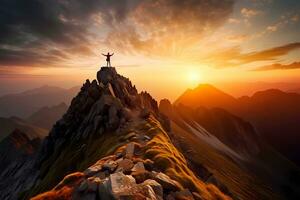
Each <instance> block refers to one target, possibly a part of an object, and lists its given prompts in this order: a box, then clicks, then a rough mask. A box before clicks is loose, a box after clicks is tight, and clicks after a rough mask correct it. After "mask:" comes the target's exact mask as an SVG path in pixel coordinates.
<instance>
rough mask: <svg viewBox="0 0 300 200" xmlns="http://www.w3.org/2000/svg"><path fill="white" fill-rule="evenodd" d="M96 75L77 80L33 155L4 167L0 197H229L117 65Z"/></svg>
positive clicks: (147, 98)
mask: <svg viewBox="0 0 300 200" xmlns="http://www.w3.org/2000/svg"><path fill="white" fill-rule="evenodd" d="M97 79H98V81H96V80H93V81H92V82H90V81H89V80H87V81H86V83H85V84H84V85H83V86H82V88H81V90H80V92H79V93H78V94H77V96H76V97H75V98H74V99H73V100H72V103H71V105H70V107H69V109H68V111H67V112H66V113H65V115H64V116H63V117H62V119H60V120H59V121H58V122H57V123H56V124H55V125H54V126H53V128H52V130H51V131H50V133H49V135H48V136H47V137H46V139H45V140H44V141H43V144H42V146H41V148H40V150H39V152H38V154H37V155H36V156H35V157H34V158H32V159H28V160H27V161H26V162H24V163H23V164H21V165H20V166H19V167H18V168H13V167H11V166H8V169H9V171H10V172H9V173H6V174H5V176H11V177H13V178H12V179H11V180H10V181H9V182H8V181H6V180H5V181H1V183H0V185H1V188H0V199H17V198H19V199H28V198H30V197H33V196H36V195H37V196H36V197H35V198H34V199H49V198H50V199H124V198H130V199H165V198H169V199H170V198H171V199H230V197H228V196H227V195H224V194H223V193H222V192H220V190H219V189H218V188H217V187H216V186H214V185H213V184H210V183H207V184H206V183H204V182H203V181H202V180H201V179H200V178H199V177H197V176H196V175H195V174H194V173H193V171H192V170H191V169H190V168H189V167H188V163H187V161H186V159H185V157H184V156H183V155H182V154H181V153H180V152H179V151H178V150H177V148H176V147H175V146H174V145H173V143H172V142H171V140H170V138H169V136H168V134H167V132H166V131H165V129H167V128H168V120H167V119H166V118H164V117H163V116H162V115H161V114H160V113H159V111H158V106H157V102H156V101H155V100H154V99H153V98H152V97H151V96H150V94H148V93H147V92H141V93H138V91H137V89H136V88H135V86H133V85H132V83H131V82H130V80H129V79H128V78H125V77H123V76H121V75H119V74H117V72H116V70H115V68H111V67H110V68H108V67H102V68H101V70H100V71H99V72H98V73H97ZM68 174H69V175H68ZM1 176H2V177H3V176H4V175H3V173H1ZM1 180H3V179H1ZM46 191H48V192H46ZM40 193H42V194H40ZM38 194H40V195H38Z"/></svg>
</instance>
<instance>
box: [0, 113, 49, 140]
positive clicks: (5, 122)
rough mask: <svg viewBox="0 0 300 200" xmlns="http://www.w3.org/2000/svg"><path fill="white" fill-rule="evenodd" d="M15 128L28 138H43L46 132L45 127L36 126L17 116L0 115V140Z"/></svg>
mask: <svg viewBox="0 0 300 200" xmlns="http://www.w3.org/2000/svg"><path fill="white" fill-rule="evenodd" d="M15 129H18V130H20V131H21V132H23V133H25V134H26V135H27V136H28V137H29V138H30V139H32V138H35V137H39V138H44V137H45V136H46V135H47V134H48V130H47V129H43V128H40V127H37V126H35V125H32V124H30V123H28V122H27V121H24V120H22V119H19V118H17V117H11V118H2V117H0V142H1V141H2V140H3V139H4V138H5V137H7V136H8V135H9V134H11V133H12V132H13V131H14V130H15Z"/></svg>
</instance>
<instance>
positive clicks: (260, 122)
mask: <svg viewBox="0 0 300 200" xmlns="http://www.w3.org/2000/svg"><path fill="white" fill-rule="evenodd" d="M174 104H175V105H179V104H183V105H186V106H189V107H192V108H198V107H207V108H215V107H216V108H223V109H225V110H227V111H229V112H231V113H233V114H235V115H237V116H240V117H242V118H243V119H245V120H247V121H249V122H251V123H252V124H253V125H254V127H255V128H256V129H257V130H258V132H259V133H260V134H261V135H262V136H263V137H264V139H265V140H266V141H268V143H269V144H271V145H272V146H273V147H275V148H276V149H277V150H278V151H279V152H281V153H283V154H284V155H285V156H287V157H288V158H289V159H291V160H292V161H294V162H295V163H297V164H298V165H300V147H299V142H298V141H299V140H300V135H299V133H300V123H299V119H300V94H297V93H290V92H283V91H281V90H278V89H269V90H265V91H260V92H256V93H255V94H254V95H253V96H251V97H248V96H244V97H241V98H234V97H232V96H231V95H228V94H226V93H224V92H222V91H221V90H219V89H217V88H215V87H213V86H211V85H199V86H198V87H197V88H195V89H193V90H187V91H186V92H185V93H184V94H183V95H182V96H180V97H179V98H178V99H177V100H176V101H175V103H174Z"/></svg>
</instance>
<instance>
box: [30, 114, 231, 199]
mask: <svg viewBox="0 0 300 200" xmlns="http://www.w3.org/2000/svg"><path fill="white" fill-rule="evenodd" d="M133 132H135V133H137V134H138V135H140V134H143V135H148V136H150V137H151V138H152V139H151V140H150V141H149V142H144V143H140V144H139V145H140V148H141V150H142V154H141V155H140V158H138V159H143V160H144V161H146V160H147V159H151V160H153V162H154V170H158V171H162V172H164V173H166V174H167V175H169V176H170V177H172V178H173V179H174V180H177V181H178V182H179V183H181V185H182V186H183V187H184V188H189V189H190V190H191V191H194V192H198V193H199V194H201V196H202V197H203V199H220V200H221V199H230V198H228V197H227V196H225V195H224V194H223V193H222V192H220V191H219V189H218V188H216V187H215V186H214V185H212V184H205V183H203V182H202V181H201V180H199V179H198V178H197V177H196V176H195V175H194V173H193V172H192V171H191V170H190V169H189V168H188V167H187V162H186V160H185V158H184V157H183V155H182V154H181V153H180V152H179V151H178V150H177V149H176V148H175V147H174V145H173V144H172V143H171V140H170V138H169V137H168V135H167V133H166V132H165V131H164V130H163V128H162V127H161V125H160V123H159V122H158V121H157V120H156V119H155V118H154V117H152V116H151V117H150V118H149V119H147V120H140V121H138V122H135V123H132V124H131V126H130V127H128V129H127V130H124V132H123V133H121V134H120V133H119V134H116V133H106V134H104V135H102V136H101V137H99V138H90V139H89V140H88V141H84V142H83V143H85V144H87V145H86V146H87V149H86V151H85V152H84V153H83V154H82V152H81V154H82V155H79V154H80V153H78V149H79V145H76V144H69V145H67V147H66V148H65V149H64V151H63V152H61V153H60V155H59V156H58V159H57V160H56V161H53V160H51V158H50V159H49V160H48V161H47V162H46V163H44V165H43V167H42V168H43V169H44V170H46V169H50V170H49V171H48V172H47V173H46V176H45V178H44V179H43V180H42V182H41V184H39V186H38V187H36V188H34V189H33V190H32V191H30V193H29V194H30V196H34V195H36V194H38V193H41V192H45V191H47V190H49V189H50V188H53V187H54V186H55V185H56V184H58V183H59V181H60V180H62V178H63V177H64V176H65V175H67V174H69V173H71V172H75V171H83V170H84V169H86V168H87V167H88V166H90V165H92V164H94V163H95V162H96V161H97V160H100V159H101V158H103V157H104V156H106V155H110V154H112V153H114V152H116V151H120V149H123V148H124V147H125V144H127V143H129V142H136V139H135V138H134V137H129V136H130V135H132V133H133ZM51 163H53V164H52V165H51ZM50 165H51V167H50V168H49V166H50ZM69 192H70V191H69ZM50 193H51V191H50ZM51 194H52V193H51ZM52 195H55V194H52ZM39 196H40V195H39Z"/></svg>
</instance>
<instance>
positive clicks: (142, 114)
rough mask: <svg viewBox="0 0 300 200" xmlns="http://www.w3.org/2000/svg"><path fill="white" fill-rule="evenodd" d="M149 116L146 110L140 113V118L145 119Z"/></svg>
mask: <svg viewBox="0 0 300 200" xmlns="http://www.w3.org/2000/svg"><path fill="white" fill-rule="evenodd" d="M149 116H150V110H149V109H148V108H144V109H142V110H141V112H140V117H141V118H144V119H147V118H148V117H149Z"/></svg>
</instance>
